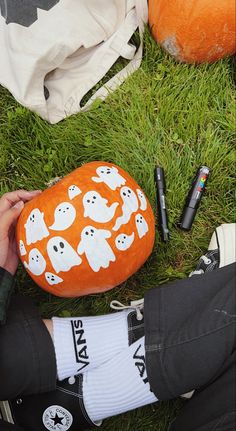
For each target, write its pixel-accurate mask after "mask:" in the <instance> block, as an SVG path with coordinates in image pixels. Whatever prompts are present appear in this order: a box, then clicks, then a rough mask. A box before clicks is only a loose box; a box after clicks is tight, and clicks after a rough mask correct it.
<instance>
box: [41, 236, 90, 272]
mask: <svg viewBox="0 0 236 431" xmlns="http://www.w3.org/2000/svg"><path fill="white" fill-rule="evenodd" d="M47 252H48V256H49V259H50V261H51V264H52V266H53V268H54V270H55V271H56V273H58V272H60V271H64V272H66V271H69V270H70V269H71V268H72V267H73V266H77V265H80V264H81V262H82V260H81V258H80V257H79V256H78V254H77V253H76V251H75V250H74V249H73V247H71V245H70V244H69V243H68V242H67V241H66V240H65V239H64V238H62V237H61V236H55V237H53V238H51V239H50V240H49V241H48V244H47Z"/></svg>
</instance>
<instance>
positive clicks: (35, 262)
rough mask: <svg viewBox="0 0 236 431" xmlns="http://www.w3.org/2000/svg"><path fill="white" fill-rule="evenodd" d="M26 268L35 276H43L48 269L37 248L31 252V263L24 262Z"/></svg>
mask: <svg viewBox="0 0 236 431" xmlns="http://www.w3.org/2000/svg"><path fill="white" fill-rule="evenodd" d="M24 267H25V268H26V269H28V271H30V272H31V273H32V274H33V275H41V274H42V273H43V272H44V271H45V269H46V261H45V259H44V257H43V255H42V254H41V253H40V251H39V250H38V249H37V248H33V249H32V250H30V252H29V263H27V262H26V261H25V262H24Z"/></svg>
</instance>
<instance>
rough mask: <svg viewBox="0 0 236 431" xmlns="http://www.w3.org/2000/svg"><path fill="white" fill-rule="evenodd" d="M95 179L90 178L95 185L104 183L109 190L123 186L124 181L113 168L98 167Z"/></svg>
mask: <svg viewBox="0 0 236 431" xmlns="http://www.w3.org/2000/svg"><path fill="white" fill-rule="evenodd" d="M96 173H97V175H98V176H97V177H92V180H93V181H94V182H95V183H105V184H106V185H107V186H108V187H109V188H110V189H111V190H116V189H117V187H121V186H123V185H125V183H126V179H125V178H123V177H122V176H121V175H120V174H119V171H118V169H117V168H116V167H115V166H99V167H98V168H97V169H96Z"/></svg>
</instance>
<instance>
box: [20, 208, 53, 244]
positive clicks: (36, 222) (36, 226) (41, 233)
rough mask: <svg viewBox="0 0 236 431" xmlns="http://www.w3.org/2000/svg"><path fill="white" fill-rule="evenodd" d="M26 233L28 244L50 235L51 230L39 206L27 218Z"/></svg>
mask: <svg viewBox="0 0 236 431" xmlns="http://www.w3.org/2000/svg"><path fill="white" fill-rule="evenodd" d="M25 233H26V244H27V245H30V244H34V243H35V242H37V241H40V240H42V239H43V238H46V237H47V236H48V235H49V231H48V229H47V226H46V223H45V221H44V213H43V212H41V211H40V210H39V209H38V208H34V209H33V210H32V211H31V213H30V215H29V217H28V218H27V221H26V223H25Z"/></svg>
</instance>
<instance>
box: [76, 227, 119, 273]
mask: <svg viewBox="0 0 236 431" xmlns="http://www.w3.org/2000/svg"><path fill="white" fill-rule="evenodd" d="M110 237H111V232H110V231H109V230H104V229H96V228H95V227H94V226H86V227H85V228H84V229H83V230H82V232H81V241H80V243H79V245H78V248H77V252H78V253H79V254H81V255H82V254H83V253H85V255H86V258H87V260H88V263H89V266H90V267H91V268H92V270H93V271H94V272H98V271H99V270H100V269H101V268H108V266H109V265H110V262H115V260H116V257H115V255H114V253H113V251H112V248H111V247H110V245H109V243H108V242H107V240H106V239H107V238H110Z"/></svg>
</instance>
